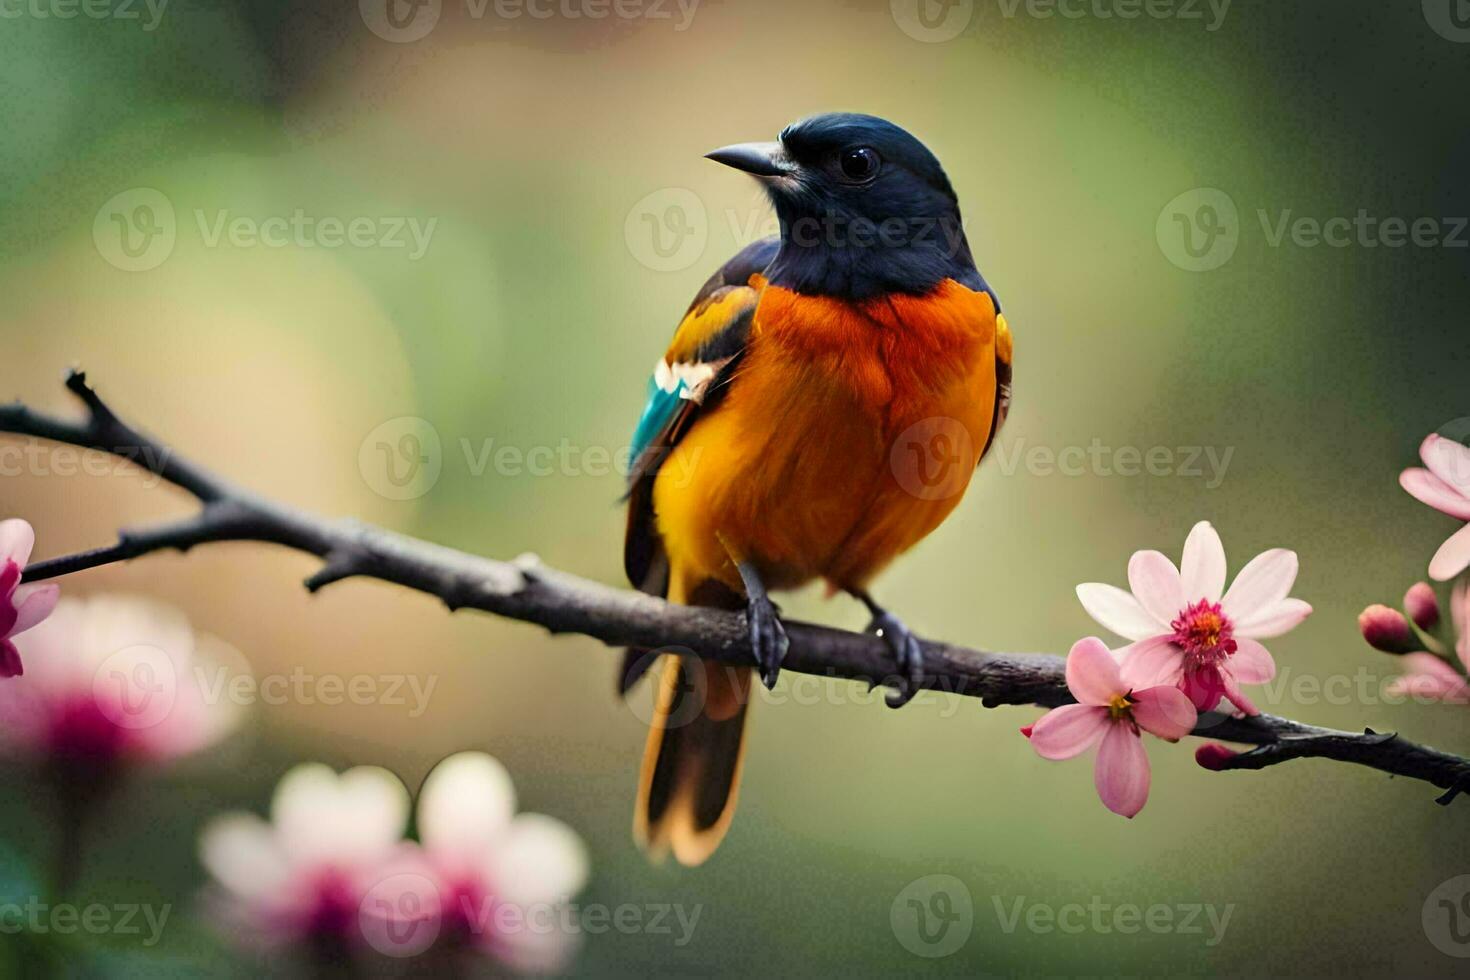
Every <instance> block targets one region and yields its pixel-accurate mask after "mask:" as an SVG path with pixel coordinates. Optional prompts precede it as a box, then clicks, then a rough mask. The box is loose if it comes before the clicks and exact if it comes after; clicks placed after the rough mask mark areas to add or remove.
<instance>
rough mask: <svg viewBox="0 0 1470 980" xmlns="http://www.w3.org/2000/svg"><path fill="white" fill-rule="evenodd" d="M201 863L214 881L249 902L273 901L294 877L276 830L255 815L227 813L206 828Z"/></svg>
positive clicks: (201, 843) (202, 842)
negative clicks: (249, 900)
mask: <svg viewBox="0 0 1470 980" xmlns="http://www.w3.org/2000/svg"><path fill="white" fill-rule="evenodd" d="M199 859H200V863H202V864H203V865H204V869H205V870H206V871H208V872H209V873H210V875H212V876H213V877H214V880H215V881H218V882H219V883H220V884H221V885H224V886H225V888H227V889H229V890H230V891H231V892H233V893H234V894H236V895H239V896H240V897H242V898H247V899H270V898H272V897H274V896H275V895H276V894H277V893H279V892H281V891H283V890H284V889H285V888H286V887H287V886H288V884H289V880H290V876H291V868H290V865H289V864H288V862H287V861H286V856H285V854H283V853H282V852H281V848H280V846H279V844H278V843H277V841H276V836H275V830H274V829H273V828H272V827H271V825H270V824H268V823H266V822H265V821H264V820H262V819H260V818H259V817H257V816H256V815H255V814H253V813H227V814H224V815H222V816H219V817H215V818H214V819H213V820H211V821H210V822H209V823H208V824H206V825H205V827H204V830H203V831H202V832H201V833H200V835H199Z"/></svg>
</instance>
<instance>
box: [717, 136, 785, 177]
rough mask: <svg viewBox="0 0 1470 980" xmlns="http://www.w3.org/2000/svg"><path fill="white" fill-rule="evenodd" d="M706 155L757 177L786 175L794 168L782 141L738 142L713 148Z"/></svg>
mask: <svg viewBox="0 0 1470 980" xmlns="http://www.w3.org/2000/svg"><path fill="white" fill-rule="evenodd" d="M705 157H706V158H708V159H710V160H713V161H714V162H715V163H723V164H724V165H725V166H727V167H734V168H735V169H736V170H743V171H745V172H746V173H748V174H752V175H754V176H756V177H784V176H786V175H787V174H789V173H790V172H791V171H792V169H793V166H792V163H791V159H790V157H788V156H787V155H786V148H785V147H783V146H782V145H781V144H780V143H736V144H735V145H734V146H722V147H720V148H719V149H718V150H712V151H711V152H709V153H706V154H705Z"/></svg>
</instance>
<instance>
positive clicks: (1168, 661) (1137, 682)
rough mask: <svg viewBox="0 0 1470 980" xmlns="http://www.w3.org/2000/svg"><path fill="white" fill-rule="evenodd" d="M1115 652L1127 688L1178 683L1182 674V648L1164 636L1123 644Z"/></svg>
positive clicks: (1138, 689)
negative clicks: (1119, 659)
mask: <svg viewBox="0 0 1470 980" xmlns="http://www.w3.org/2000/svg"><path fill="white" fill-rule="evenodd" d="M1118 655H1119V656H1120V657H1121V658H1122V660H1123V663H1122V667H1121V669H1120V672H1121V674H1122V676H1123V684H1124V685H1125V686H1126V687H1128V688H1129V689H1130V690H1134V691H1140V690H1143V689H1144V688H1147V687H1157V686H1159V685H1160V684H1178V683H1179V678H1180V676H1181V675H1182V674H1183V673H1184V651H1183V650H1181V649H1179V648H1178V647H1177V646H1175V645H1174V643H1173V641H1172V640H1171V639H1170V638H1169V637H1167V636H1155V637H1152V638H1151V639H1147V640H1143V641H1142V642H1140V643H1135V644H1133V645H1132V646H1130V647H1124V648H1123V649H1122V650H1120V651H1118Z"/></svg>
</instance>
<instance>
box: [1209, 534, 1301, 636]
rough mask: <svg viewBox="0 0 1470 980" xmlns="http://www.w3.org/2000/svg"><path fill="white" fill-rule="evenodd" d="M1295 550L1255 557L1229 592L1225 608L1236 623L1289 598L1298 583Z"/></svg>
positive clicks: (1282, 550) (1224, 604) (1222, 601)
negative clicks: (1292, 588) (1293, 587)
mask: <svg viewBox="0 0 1470 980" xmlns="http://www.w3.org/2000/svg"><path fill="white" fill-rule="evenodd" d="M1296 573H1297V557H1296V552H1295V551H1287V550H1286V549H1285V548H1273V549H1272V550H1270V551H1267V552H1265V553H1264V554H1260V555H1257V556H1256V557H1255V558H1253V559H1251V562H1250V564H1248V565H1246V566H1245V567H1244V568H1242V569H1241V570H1240V574H1239V575H1237V576H1236V577H1235V584H1234V585H1232V586H1230V591H1229V592H1227V593H1225V598H1224V599H1223V600H1221V604H1220V605H1221V608H1222V609H1224V611H1225V615H1227V616H1229V617H1230V619H1231V620H1232V621H1234V622H1249V621H1250V620H1251V619H1253V618H1255V616H1256V614H1258V613H1261V612H1264V611H1266V610H1268V609H1270V608H1271V607H1272V606H1275V605H1276V604H1277V603H1278V602H1280V601H1281V600H1282V599H1285V598H1286V597H1287V595H1288V594H1290V592H1291V587H1292V586H1293V585H1295V584H1296Z"/></svg>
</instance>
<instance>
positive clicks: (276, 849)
mask: <svg viewBox="0 0 1470 980" xmlns="http://www.w3.org/2000/svg"><path fill="white" fill-rule="evenodd" d="M407 823H408V790H406V789H405V788H404V786H403V783H402V782H400V781H399V779H398V777H397V776H395V775H393V774H392V773H390V772H388V771H387V770H386V769H379V768H376V767H371V766H361V767H358V768H356V769H349V770H347V771H346V772H344V773H342V774H341V775H340V776H339V775H338V774H337V773H335V772H333V771H332V770H331V769H329V768H327V767H326V766H324V765H321V764H320V763H308V764H305V765H300V766H297V767H296V768H294V769H292V770H291V771H290V772H288V773H286V775H285V776H283V777H282V778H281V781H280V782H279V783H278V784H277V785H276V791H275V795H274V797H273V798H272V800H271V819H270V821H269V822H267V821H265V820H262V819H261V818H260V817H258V816H256V815H255V814H253V813H228V814H224V815H222V816H219V817H216V818H215V819H214V820H213V821H211V822H210V823H209V824H208V825H206V826H205V828H204V831H203V833H202V834H201V835H200V838H199V856H200V860H201V862H202V863H203V864H204V867H205V870H207V871H208V872H209V874H210V876H211V877H212V878H213V879H214V884H215V893H214V895H213V896H212V897H213V898H214V904H215V909H216V912H217V914H218V917H219V918H220V920H221V921H222V923H223V925H224V926H225V927H226V929H227V931H230V932H232V933H234V934H236V935H238V936H239V937H240V938H241V939H244V940H246V941H251V942H257V943H260V944H261V945H266V946H270V945H274V944H279V943H281V942H283V941H297V940H303V939H331V940H355V939H357V938H359V933H358V921H359V909H360V907H361V906H362V903H363V900H364V898H365V897H366V896H367V894H368V892H369V891H370V890H371V889H372V888H373V886H374V885H376V884H377V883H378V882H379V881H381V880H382V878H383V875H384V873H385V869H388V868H390V867H392V866H393V865H394V862H395V861H396V860H397V859H398V858H399V855H400V852H401V850H402V848H403V847H404V844H403V832H404V829H405V827H406V825H407Z"/></svg>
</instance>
